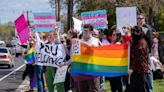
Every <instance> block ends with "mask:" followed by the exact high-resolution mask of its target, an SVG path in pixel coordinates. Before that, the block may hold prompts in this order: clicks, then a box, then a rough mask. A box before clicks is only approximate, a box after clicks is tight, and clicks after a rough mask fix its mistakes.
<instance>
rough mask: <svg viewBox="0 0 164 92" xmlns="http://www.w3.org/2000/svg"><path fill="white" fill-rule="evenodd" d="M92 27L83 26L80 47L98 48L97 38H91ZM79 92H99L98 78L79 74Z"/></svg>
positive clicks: (88, 25)
mask: <svg viewBox="0 0 164 92" xmlns="http://www.w3.org/2000/svg"><path fill="white" fill-rule="evenodd" d="M92 31H93V26H92V25H90V24H85V25H84V31H83V35H82V41H81V43H82V45H84V46H86V47H94V46H99V41H98V39H97V38H94V37H93V36H92ZM79 80H80V81H79V91H80V92H100V77H99V76H91V75H84V74H81V75H80V77H79Z"/></svg>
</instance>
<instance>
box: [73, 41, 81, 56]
mask: <svg viewBox="0 0 164 92" xmlns="http://www.w3.org/2000/svg"><path fill="white" fill-rule="evenodd" d="M71 50H72V55H79V54H80V41H79V40H78V39H72V47H71Z"/></svg>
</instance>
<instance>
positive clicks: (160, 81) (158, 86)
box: [105, 66, 164, 92]
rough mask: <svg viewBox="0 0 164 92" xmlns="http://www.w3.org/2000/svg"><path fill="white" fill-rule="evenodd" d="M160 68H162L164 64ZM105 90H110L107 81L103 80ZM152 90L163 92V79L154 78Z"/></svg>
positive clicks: (109, 91) (108, 91) (107, 91)
mask: <svg viewBox="0 0 164 92" xmlns="http://www.w3.org/2000/svg"><path fill="white" fill-rule="evenodd" d="M162 68H163V70H164V66H163V67H162ZM123 89H125V88H123ZM105 92H111V89H110V83H109V81H106V82H105ZM154 92H164V79H158V80H154Z"/></svg>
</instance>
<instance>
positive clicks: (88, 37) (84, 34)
mask: <svg viewBox="0 0 164 92" xmlns="http://www.w3.org/2000/svg"><path fill="white" fill-rule="evenodd" d="M91 35H92V34H91V33H88V32H84V33H83V39H84V40H85V41H88V40H89V39H90V37H91Z"/></svg>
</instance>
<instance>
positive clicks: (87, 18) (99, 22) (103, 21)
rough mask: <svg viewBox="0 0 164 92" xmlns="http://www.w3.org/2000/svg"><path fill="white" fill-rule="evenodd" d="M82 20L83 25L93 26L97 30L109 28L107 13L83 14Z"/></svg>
mask: <svg viewBox="0 0 164 92" xmlns="http://www.w3.org/2000/svg"><path fill="white" fill-rule="evenodd" d="M81 20H82V22H83V24H91V25H93V26H94V28H95V29H104V28H107V24H108V22H107V11H106V10H98V11H90V12H83V13H81Z"/></svg>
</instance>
